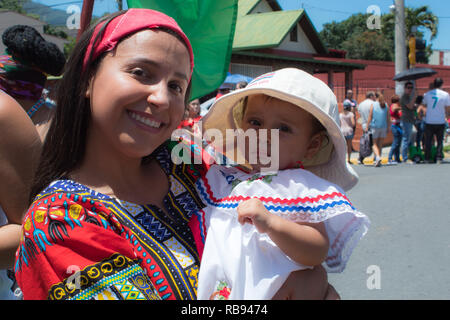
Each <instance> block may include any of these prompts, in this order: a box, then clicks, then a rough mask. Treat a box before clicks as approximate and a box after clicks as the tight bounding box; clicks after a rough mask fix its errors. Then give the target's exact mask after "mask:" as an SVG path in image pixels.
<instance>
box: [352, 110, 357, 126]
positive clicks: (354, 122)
mask: <svg viewBox="0 0 450 320" xmlns="http://www.w3.org/2000/svg"><path fill="white" fill-rule="evenodd" d="M351 119H352V127H354V126H356V115H355V114H354V113H353V112H352V117H351Z"/></svg>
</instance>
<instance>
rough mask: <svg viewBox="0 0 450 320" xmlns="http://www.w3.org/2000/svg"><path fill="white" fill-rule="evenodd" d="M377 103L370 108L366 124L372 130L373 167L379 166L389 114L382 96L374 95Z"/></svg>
mask: <svg viewBox="0 0 450 320" xmlns="http://www.w3.org/2000/svg"><path fill="white" fill-rule="evenodd" d="M376 97H377V101H375V102H374V103H373V104H372V105H371V106H370V111H369V118H368V119H367V123H368V124H369V128H370V130H372V139H373V147H372V148H373V152H374V153H375V163H374V165H375V167H380V166H381V150H382V148H383V140H384V138H386V135H387V128H388V126H389V112H388V106H387V103H386V101H385V100H384V96H383V94H381V93H380V92H377V93H376Z"/></svg>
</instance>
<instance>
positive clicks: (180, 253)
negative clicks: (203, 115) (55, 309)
mask: <svg viewBox="0 0 450 320" xmlns="http://www.w3.org/2000/svg"><path fill="white" fill-rule="evenodd" d="M155 155H156V159H157V160H158V161H159V163H160V165H161V167H162V168H163V170H164V171H165V172H166V174H167V176H168V178H169V184H170V188H169V193H168V194H167V195H166V196H165V198H164V205H165V209H166V211H167V212H168V213H169V215H170V216H167V215H166V214H164V213H163V211H162V210H161V209H160V208H158V207H156V206H154V205H151V204H149V205H144V206H142V205H136V204H133V203H129V202H126V201H121V200H118V199H115V198H112V197H110V196H107V195H104V194H101V193H98V192H96V191H94V190H92V189H90V188H88V187H86V186H84V185H81V184H78V183H76V182H74V181H71V180H58V181H55V182H53V183H52V184H51V185H50V186H49V187H47V188H46V189H45V190H43V191H42V192H41V194H39V195H38V196H37V197H36V199H35V201H34V202H33V204H32V205H31V207H30V208H29V210H28V212H27V214H26V216H25V219H24V223H23V234H22V239H21V243H20V247H19V249H18V251H17V253H16V264H15V275H16V278H17V281H18V283H19V286H20V287H21V289H22V291H23V294H24V299H55V300H61V299H126V300H145V299H195V298H196V290H197V274H198V270H199V263H200V258H201V253H202V248H203V242H204V234H202V230H201V227H202V225H201V223H200V220H199V219H198V213H199V211H200V209H201V208H202V207H203V206H204V205H203V204H202V202H201V201H200V199H199V198H198V196H197V194H196V192H195V187H194V183H195V179H196V175H197V173H196V171H195V170H194V169H193V167H191V166H187V165H183V164H182V165H174V164H173V163H172V161H171V158H170V151H169V150H168V147H167V146H166V145H164V146H163V147H161V148H159V149H158V150H157V151H156V152H155ZM202 237H203V238H202Z"/></svg>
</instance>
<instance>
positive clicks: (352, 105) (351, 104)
mask: <svg viewBox="0 0 450 320" xmlns="http://www.w3.org/2000/svg"><path fill="white" fill-rule="evenodd" d="M343 106H344V108H345V106H348V107H350V111H351V112H352V113H353V114H354V116H355V124H354V125H353V132H355V130H356V112H357V110H358V108H357V107H358V103H357V102H356V100H355V99H353V90H351V89H349V90H347V95H346V98H345V100H344V102H343Z"/></svg>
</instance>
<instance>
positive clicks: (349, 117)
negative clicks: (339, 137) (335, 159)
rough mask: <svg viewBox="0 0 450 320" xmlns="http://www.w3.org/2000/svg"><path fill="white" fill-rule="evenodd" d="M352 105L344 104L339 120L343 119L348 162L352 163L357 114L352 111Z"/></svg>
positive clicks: (342, 128) (342, 124) (342, 126)
mask: <svg viewBox="0 0 450 320" xmlns="http://www.w3.org/2000/svg"><path fill="white" fill-rule="evenodd" d="M351 110H352V107H351V106H350V105H348V104H347V105H346V104H344V110H343V112H341V113H339V120H340V121H341V130H342V134H343V135H344V138H345V142H346V143H347V162H348V163H351V161H350V159H351V155H352V141H353V137H354V135H355V129H354V128H355V124H356V119H355V114H354V113H353V112H352V111H351Z"/></svg>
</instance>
